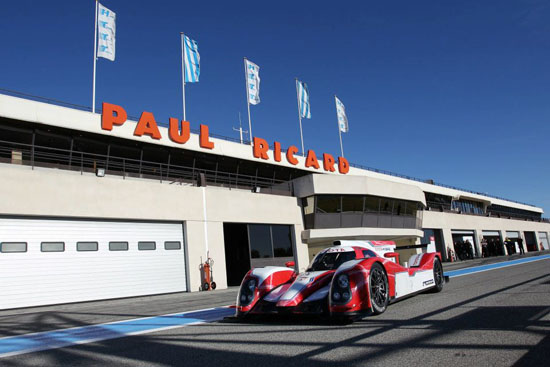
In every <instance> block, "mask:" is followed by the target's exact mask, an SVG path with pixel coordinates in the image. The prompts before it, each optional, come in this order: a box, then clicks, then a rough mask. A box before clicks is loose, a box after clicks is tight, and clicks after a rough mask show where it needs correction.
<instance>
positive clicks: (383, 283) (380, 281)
mask: <svg viewBox="0 0 550 367" xmlns="http://www.w3.org/2000/svg"><path fill="white" fill-rule="evenodd" d="M369 297H370V303H371V306H372V312H373V314H374V315H379V314H381V313H383V312H384V311H386V308H387V307H388V303H389V301H390V292H389V287H388V276H387V275H386V272H385V271H384V267H383V266H382V265H380V264H379V263H374V264H372V266H371V268H370V274H369Z"/></svg>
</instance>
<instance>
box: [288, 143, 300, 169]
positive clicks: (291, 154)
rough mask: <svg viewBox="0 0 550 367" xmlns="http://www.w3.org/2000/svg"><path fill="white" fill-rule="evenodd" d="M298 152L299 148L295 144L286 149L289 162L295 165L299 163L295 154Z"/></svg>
mask: <svg viewBox="0 0 550 367" xmlns="http://www.w3.org/2000/svg"><path fill="white" fill-rule="evenodd" d="M296 153H298V148H296V147H295V146H294V145H291V146H289V147H288V149H287V150H286V160H287V161H288V163H290V164H293V165H297V164H298V160H297V159H296V158H294V154H296Z"/></svg>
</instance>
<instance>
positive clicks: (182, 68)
mask: <svg viewBox="0 0 550 367" xmlns="http://www.w3.org/2000/svg"><path fill="white" fill-rule="evenodd" d="M180 36H181V84H182V87H181V89H182V91H183V95H182V99H183V121H187V116H186V114H185V46H184V42H185V36H184V34H183V32H180Z"/></svg>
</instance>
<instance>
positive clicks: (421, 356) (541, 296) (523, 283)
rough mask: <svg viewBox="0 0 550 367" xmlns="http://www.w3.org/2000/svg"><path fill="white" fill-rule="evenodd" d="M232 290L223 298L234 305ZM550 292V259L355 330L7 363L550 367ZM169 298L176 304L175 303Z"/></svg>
mask: <svg viewBox="0 0 550 367" xmlns="http://www.w3.org/2000/svg"><path fill="white" fill-rule="evenodd" d="M232 292H233V293H234V290H233V291H231V290H230V291H226V292H225V293H218V295H219V294H222V295H227V296H225V297H226V298H227V299H230V297H234V294H232ZM549 294H550V260H548V259H545V260H540V261H535V262H530V263H525V264H518V265H515V266H511V267H506V268H501V269H496V270H488V271H484V272H480V273H474V274H469V275H464V276H460V277H457V278H453V279H451V282H450V283H448V284H446V287H445V289H444V291H443V292H442V293H439V294H421V295H418V296H416V297H413V298H410V299H406V300H404V301H401V302H398V303H396V304H393V305H390V306H389V308H388V310H387V311H386V313H384V314H382V315H379V316H375V317H369V318H366V319H364V320H362V321H360V322H356V323H354V324H351V325H332V324H328V323H324V322H314V321H307V322H299V321H291V320H284V321H279V322H273V321H265V322H254V323H241V322H227V321H220V322H215V323H208V324H201V325H196V326H186V327H182V328H177V329H170V330H163V331H158V332H154V333H150V334H143V335H139V336H131V337H124V338H119V339H112V340H104V341H99V342H94V343H89V344H83V345H78V346H73V347H68V348H61V349H53V350H47V351H42V352H36V353H31V354H25V355H19V356H13V357H7V358H3V359H1V360H0V364H2V365H6V366H18V365H31V366H34V365H36V366H38V365H40V366H44V365H100V364H105V365H114V364H116V365H127V366H161V365H162V366H164V365H185V366H195V365H197V366H198V365H201V366H204V365H208V366H210V365H214V364H222V365H237V364H239V365H261V366H262V367H263V366H275V365H302V366H341V365H344V364H345V365H350V366H351V365H390V364H391V365H396V364H398V363H399V364H407V365H436V364H442V363H445V364H450V363H452V364H453V365H459V366H462V365H464V366H466V365H468V366H471V365H500V366H503V365H504V366H509V365H529V366H533V365H545V364H546V363H547V361H548V360H550V355H549V351H550V337H549V335H550V296H549ZM208 296H209V297H212V296H211V295H210V294H209V295H208ZM166 300H167V302H168V304H171V303H170V300H171V298H170V297H168V296H167V298H166ZM212 300H213V301H216V302H220V301H219V300H215V299H214V298H212ZM127 302H130V301H127ZM111 304H112V305H118V306H120V305H121V304H119V303H116V302H113V303H111ZM100 305H101V306H100ZM105 305H106V304H105V303H98V307H101V309H94V306H93V305H92V306H89V307H88V308H86V307H84V310H85V312H81V313H83V315H78V312H76V311H73V312H67V311H66V310H65V311H64V312H59V315H55V312H56V311H53V310H52V311H50V313H49V316H50V317H54V316H58V317H57V318H55V317H54V318H55V319H57V320H58V322H59V323H60V324H63V323H65V324H68V325H72V324H74V323H75V322H81V323H82V324H87V323H89V322H90V321H89V318H94V317H96V318H97V317H99V319H104V318H105V317H107V318H109V317H115V316H114V315H111V316H109V315H110V313H109V311H110V310H112V311H116V312H112V314H115V313H118V314H120V313H121V310H120V309H117V308H116V307H111V308H110V309H109V307H105ZM107 305H108V303H107ZM171 305H172V307H173V306H177V305H174V304H171ZM126 307H127V309H128V307H130V308H131V306H129V305H126ZM139 307H142V309H141V311H144V309H143V308H145V307H149V308H151V307H154V304H152V303H147V302H145V301H143V304H141V305H136V306H135V307H134V310H140V308H139ZM165 309H170V307H168V305H167V304H166V303H162V302H161V303H160V304H159V309H153V310H148V312H150V313H151V314H156V315H158V314H162V313H163V312H162V311H163V310H165ZM94 313H95V314H96V315H95V316H91V315H92V314H94ZM126 314H128V315H130V314H132V312H130V311H129V310H128V311H127V312H126ZM33 315H34V316H33ZM101 315H103V316H101ZM19 317H22V316H19ZM26 317H27V318H28V320H27V324H29V325H30V323H31V322H32V323H36V322H37V321H41V322H42V324H47V321H46V320H47V318H46V317H45V315H44V312H43V311H41V312H36V314H35V313H30V314H29V315H27V316H26ZM34 317H36V318H38V319H34ZM87 318H88V319H87ZM115 318H116V317H115ZM14 320H16V318H14V317H11V318H10V317H8V315H0V332H2V333H3V334H2V335H6V333H9V330H8V329H7V326H8V324H9V323H10V321H11V322H12V323H11V325H12V326H13V328H14V329H17V327H21V326H20V324H19V323H17V322H13V321H14ZM83 320H86V321H83ZM23 324H25V323H23ZM44 327H45V328H46V329H47V326H46V325H45V326H44ZM8 335H9V334H8Z"/></svg>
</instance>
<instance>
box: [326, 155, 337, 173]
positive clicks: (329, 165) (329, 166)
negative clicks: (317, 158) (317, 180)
mask: <svg viewBox="0 0 550 367" xmlns="http://www.w3.org/2000/svg"><path fill="white" fill-rule="evenodd" d="M323 168H324V169H325V171H328V172H334V171H335V169H334V157H333V156H332V155H330V154H328V153H323Z"/></svg>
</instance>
